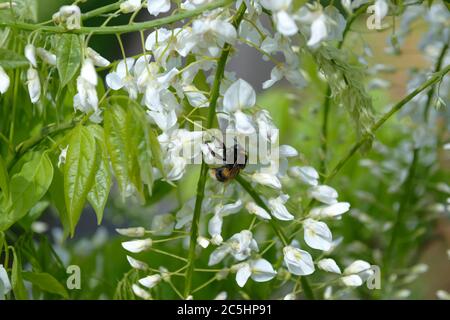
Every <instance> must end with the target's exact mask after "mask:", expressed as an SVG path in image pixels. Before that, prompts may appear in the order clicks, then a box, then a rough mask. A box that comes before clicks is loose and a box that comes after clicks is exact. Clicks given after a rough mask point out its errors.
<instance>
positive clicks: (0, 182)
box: [0, 155, 9, 198]
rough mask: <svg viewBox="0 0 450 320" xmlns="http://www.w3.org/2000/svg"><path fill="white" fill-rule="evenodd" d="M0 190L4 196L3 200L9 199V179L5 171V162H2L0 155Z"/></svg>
mask: <svg viewBox="0 0 450 320" xmlns="http://www.w3.org/2000/svg"><path fill="white" fill-rule="evenodd" d="M0 190H2V192H3V193H4V195H5V198H9V177H8V171H7V170H6V164H5V161H3V158H2V156H1V155H0Z"/></svg>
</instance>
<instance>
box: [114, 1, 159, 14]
mask: <svg viewBox="0 0 450 320" xmlns="http://www.w3.org/2000/svg"><path fill="white" fill-rule="evenodd" d="M150 2H153V1H150ZM140 7H141V0H126V1H124V2H122V3H121V4H120V11H122V13H130V12H135V11H136V10H138V9H139V8H140Z"/></svg>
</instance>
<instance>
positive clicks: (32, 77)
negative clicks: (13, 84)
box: [27, 67, 41, 103]
mask: <svg viewBox="0 0 450 320" xmlns="http://www.w3.org/2000/svg"><path fill="white" fill-rule="evenodd" d="M27 86H28V94H29V95H30V100H31V102H32V103H36V102H38V101H39V98H40V97H41V81H40V80H39V74H38V72H37V70H36V69H34V68H33V67H30V68H29V69H28V71H27Z"/></svg>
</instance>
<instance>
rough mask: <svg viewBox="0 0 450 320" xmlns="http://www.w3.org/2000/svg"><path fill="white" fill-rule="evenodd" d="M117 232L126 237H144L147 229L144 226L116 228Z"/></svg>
mask: <svg viewBox="0 0 450 320" xmlns="http://www.w3.org/2000/svg"><path fill="white" fill-rule="evenodd" d="M116 231H117V233H119V234H121V235H123V236H126V237H143V236H144V235H145V229H144V228H143V227H135V228H122V229H116Z"/></svg>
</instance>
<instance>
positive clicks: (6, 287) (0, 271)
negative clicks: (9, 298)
mask: <svg viewBox="0 0 450 320" xmlns="http://www.w3.org/2000/svg"><path fill="white" fill-rule="evenodd" d="M0 283H1V285H0V288H2V289H3V290H2V291H1V292H0V298H3V296H2V294H3V295H6V294H8V293H9V292H10V291H11V288H12V287H11V282H10V281H9V278H8V273H7V272H6V269H5V268H4V267H3V265H2V264H0Z"/></svg>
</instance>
